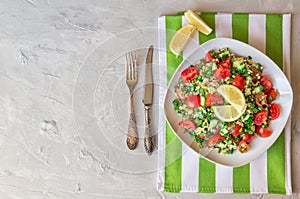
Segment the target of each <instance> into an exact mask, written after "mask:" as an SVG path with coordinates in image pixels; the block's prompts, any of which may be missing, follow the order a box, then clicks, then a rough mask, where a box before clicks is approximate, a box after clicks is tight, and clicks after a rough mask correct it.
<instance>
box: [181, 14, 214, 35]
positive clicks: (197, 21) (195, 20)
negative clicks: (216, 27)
mask: <svg viewBox="0 0 300 199" xmlns="http://www.w3.org/2000/svg"><path fill="white" fill-rule="evenodd" d="M184 16H185V18H186V19H187V20H188V22H189V23H190V24H192V25H193V26H195V27H196V28H197V29H198V30H199V31H200V32H202V33H203V34H206V35H209V34H210V33H211V32H212V29H211V28H210V27H209V26H208V25H207V24H206V23H205V21H204V20H203V19H202V18H201V17H200V16H199V15H198V14H197V13H195V12H194V11H192V10H188V11H186V12H185V13H184Z"/></svg>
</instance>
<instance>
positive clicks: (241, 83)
mask: <svg viewBox="0 0 300 199" xmlns="http://www.w3.org/2000/svg"><path fill="white" fill-rule="evenodd" d="M245 82H246V81H245V78H244V77H243V75H241V74H238V75H236V76H235V77H234V79H233V80H232V85H233V86H236V87H238V88H239V89H240V90H243V89H244V87H245Z"/></svg>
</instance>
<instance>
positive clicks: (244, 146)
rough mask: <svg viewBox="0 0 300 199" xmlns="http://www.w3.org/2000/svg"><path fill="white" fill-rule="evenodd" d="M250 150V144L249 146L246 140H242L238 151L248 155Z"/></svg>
mask: <svg viewBox="0 0 300 199" xmlns="http://www.w3.org/2000/svg"><path fill="white" fill-rule="evenodd" d="M249 149H250V146H249V144H247V142H246V141H245V140H242V141H241V142H240V143H239V146H238V150H239V152H241V153H246V152H248V151H249Z"/></svg>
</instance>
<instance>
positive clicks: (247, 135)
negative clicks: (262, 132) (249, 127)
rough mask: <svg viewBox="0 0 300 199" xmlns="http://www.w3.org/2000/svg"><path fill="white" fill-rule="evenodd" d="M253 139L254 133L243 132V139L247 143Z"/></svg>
mask: <svg viewBox="0 0 300 199" xmlns="http://www.w3.org/2000/svg"><path fill="white" fill-rule="evenodd" d="M253 139H254V134H249V133H245V135H244V136H243V140H244V141H245V142H247V143H250V142H251V141H252V140H253Z"/></svg>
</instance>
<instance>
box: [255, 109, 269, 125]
mask: <svg viewBox="0 0 300 199" xmlns="http://www.w3.org/2000/svg"><path fill="white" fill-rule="evenodd" d="M267 119H268V112H267V111H266V110H262V111H259V112H258V113H256V115H255V116H254V124H256V125H257V126H260V125H262V123H264V122H265V121H267Z"/></svg>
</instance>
